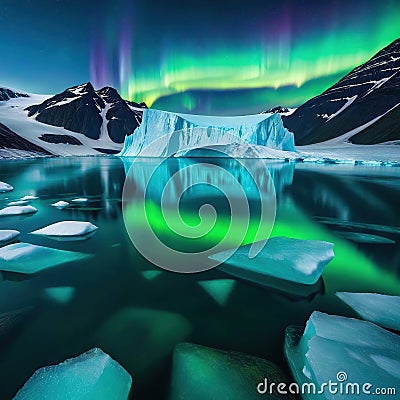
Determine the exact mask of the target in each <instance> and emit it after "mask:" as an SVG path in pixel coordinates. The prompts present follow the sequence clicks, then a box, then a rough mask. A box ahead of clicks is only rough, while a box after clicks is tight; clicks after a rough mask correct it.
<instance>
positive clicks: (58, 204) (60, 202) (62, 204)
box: [52, 200, 69, 208]
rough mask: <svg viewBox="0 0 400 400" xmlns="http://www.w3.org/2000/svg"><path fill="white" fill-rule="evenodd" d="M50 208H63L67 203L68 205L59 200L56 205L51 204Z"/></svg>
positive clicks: (66, 202)
mask: <svg viewBox="0 0 400 400" xmlns="http://www.w3.org/2000/svg"><path fill="white" fill-rule="evenodd" d="M52 206H53V207H57V208H65V207H68V206H69V203H68V201H63V200H60V201H57V202H56V203H53V204H52Z"/></svg>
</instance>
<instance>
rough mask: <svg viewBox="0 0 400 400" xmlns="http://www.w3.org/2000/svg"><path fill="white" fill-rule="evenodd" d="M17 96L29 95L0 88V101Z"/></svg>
mask: <svg viewBox="0 0 400 400" xmlns="http://www.w3.org/2000/svg"><path fill="white" fill-rule="evenodd" d="M17 97H29V95H27V94H26V93H18V92H14V91H12V90H10V89H6V88H0V101H7V100H10V99H16V98H17Z"/></svg>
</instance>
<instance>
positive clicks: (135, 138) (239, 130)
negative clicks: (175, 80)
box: [120, 109, 296, 157]
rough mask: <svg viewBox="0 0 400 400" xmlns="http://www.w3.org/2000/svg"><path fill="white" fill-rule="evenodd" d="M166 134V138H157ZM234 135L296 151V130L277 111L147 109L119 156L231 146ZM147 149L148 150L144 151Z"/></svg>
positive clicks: (162, 154) (160, 154)
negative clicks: (222, 113) (240, 112)
mask: <svg viewBox="0 0 400 400" xmlns="http://www.w3.org/2000/svg"><path fill="white" fill-rule="evenodd" d="M164 135H167V137H166V140H158V139H159V138H160V137H161V136H164ZM235 138H237V143H246V144H250V145H261V146H267V147H269V148H272V149H278V150H286V151H296V149H295V146H294V136H293V133H291V132H289V131H288V130H287V129H286V128H285V127H284V126H283V123H282V119H281V117H280V115H278V114H257V115H247V116H237V117H216V116H203V115H190V114H175V113H170V112H166V111H161V110H154V109H145V110H144V111H143V121H142V123H141V125H140V126H139V127H138V128H137V129H136V130H135V132H134V133H133V134H132V135H129V136H127V137H126V138H125V143H124V147H123V149H122V151H121V153H120V155H121V156H128V157H134V156H137V155H139V154H141V155H146V156H153V157H167V156H171V155H174V154H177V153H179V152H182V151H184V150H189V149H196V148H201V147H205V146H210V145H229V144H232V142H233V141H234V139H235ZM152 143H153V145H152V146H150V147H148V146H149V145H150V144H152ZM144 148H148V150H147V151H146V152H145V153H141V152H142V150H143V149H144Z"/></svg>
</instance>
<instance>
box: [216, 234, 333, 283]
mask: <svg viewBox="0 0 400 400" xmlns="http://www.w3.org/2000/svg"><path fill="white" fill-rule="evenodd" d="M251 246H252V245H246V246H241V247H239V249H238V250H237V251H236V252H235V253H234V254H233V255H232V256H231V257H230V258H229V259H227V261H225V262H224V264H223V265H221V266H220V267H219V268H220V269H221V270H222V271H224V272H226V273H228V274H229V275H232V276H236V277H239V278H242V279H246V280H249V281H252V282H256V283H258V282H260V281H261V282H262V281H263V280H264V277H265V276H273V277H275V278H279V279H283V280H287V281H291V282H296V283H302V284H306V285H313V284H315V283H316V282H317V281H318V279H319V278H320V277H321V275H322V272H323V270H324V268H325V267H326V265H327V264H328V263H329V262H330V261H331V260H332V259H333V257H334V253H333V244H332V243H328V242H322V241H319V240H301V239H292V238H286V237H273V238H270V239H268V240H267V242H266V244H265V246H264V247H263V248H262V250H261V251H260V253H259V254H258V255H257V256H256V257H254V258H250V257H249V252H250V248H251ZM230 253H231V250H225V251H222V252H220V253H216V254H213V255H212V256H210V258H211V259H212V260H215V261H220V262H222V261H223V260H225V259H226V258H227V255H228V254H230Z"/></svg>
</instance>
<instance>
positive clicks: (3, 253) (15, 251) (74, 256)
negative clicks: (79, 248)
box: [0, 243, 90, 274]
mask: <svg viewBox="0 0 400 400" xmlns="http://www.w3.org/2000/svg"><path fill="white" fill-rule="evenodd" d="M88 257H90V255H89V254H83V253H76V252H72V251H65V250H57V249H52V248H50V247H44V246H36V245H33V244H30V243H15V244H9V245H8V246H5V247H2V248H0V271H9V272H19V273H23V274H34V273H36V272H39V271H41V270H44V269H47V268H51V267H56V266H58V265H61V264H65V263H69V262H72V261H77V260H82V259H85V258H88Z"/></svg>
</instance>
